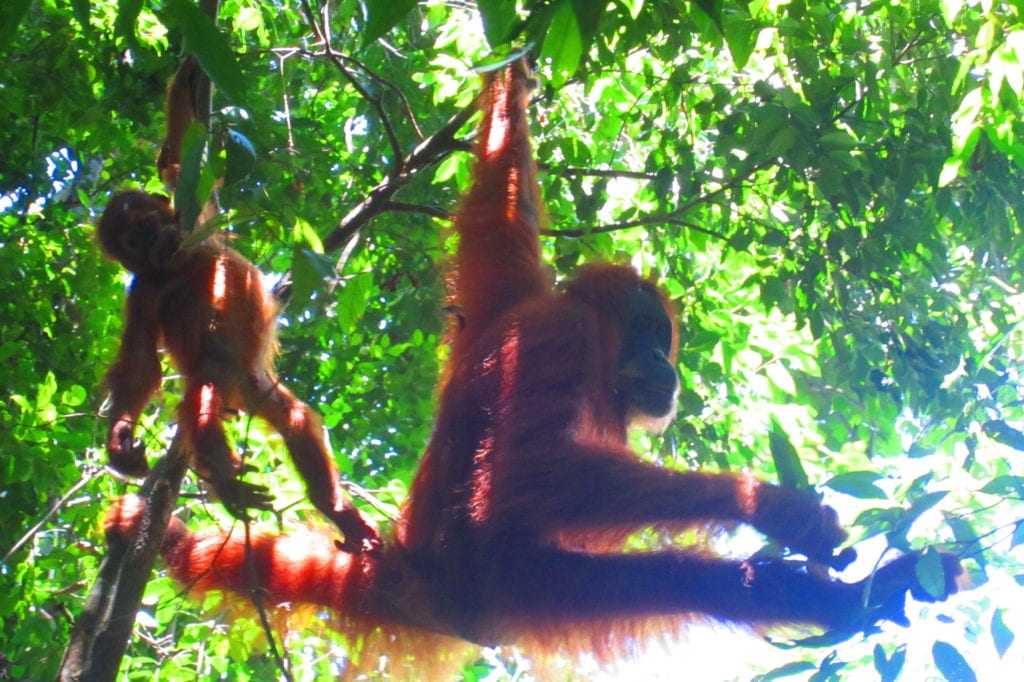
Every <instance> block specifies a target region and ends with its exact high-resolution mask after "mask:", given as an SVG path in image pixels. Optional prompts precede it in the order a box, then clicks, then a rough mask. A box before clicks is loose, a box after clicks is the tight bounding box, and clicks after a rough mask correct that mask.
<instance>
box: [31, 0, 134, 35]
mask: <svg viewBox="0 0 1024 682" xmlns="http://www.w3.org/2000/svg"><path fill="white" fill-rule="evenodd" d="M16 1H20V0H16ZM141 11H142V0H117V20H116V21H115V22H114V35H116V36H120V37H121V38H124V39H126V40H127V41H128V42H129V43H134V42H136V40H135V24H136V23H137V22H138V20H139V12H141Z"/></svg>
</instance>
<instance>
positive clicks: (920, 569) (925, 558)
mask: <svg viewBox="0 0 1024 682" xmlns="http://www.w3.org/2000/svg"><path fill="white" fill-rule="evenodd" d="M914 574H915V575H916V576H917V581H918V582H919V583H921V587H923V588H924V589H925V591H926V592H927V593H928V594H930V595H931V596H932V597H934V598H935V599H945V598H946V596H947V595H946V569H945V568H944V567H943V565H942V557H941V556H940V555H939V553H938V552H937V551H936V550H935V549H934V548H932V547H929V548H928V549H926V550H925V551H924V552H922V553H921V557H920V558H919V559H918V560H917V563H916V564H914Z"/></svg>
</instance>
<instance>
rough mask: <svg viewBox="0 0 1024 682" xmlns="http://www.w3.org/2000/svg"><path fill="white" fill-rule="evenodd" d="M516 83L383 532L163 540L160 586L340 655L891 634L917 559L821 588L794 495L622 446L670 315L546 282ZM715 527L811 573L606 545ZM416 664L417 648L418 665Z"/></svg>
mask: <svg viewBox="0 0 1024 682" xmlns="http://www.w3.org/2000/svg"><path fill="white" fill-rule="evenodd" d="M529 80H530V79H529V75H528V73H527V69H526V67H525V65H524V64H523V63H521V62H519V63H516V64H513V65H511V66H510V67H509V68H507V69H505V70H504V71H502V72H501V73H498V74H495V75H492V76H490V77H489V78H488V79H487V81H486V86H485V95H484V97H483V104H482V106H483V108H484V113H485V116H484V121H483V124H482V126H481V130H480V136H479V143H478V147H477V165H476V170H475V183H474V186H473V188H472V189H471V190H470V192H469V193H468V195H467V197H466V198H465V200H464V202H463V205H462V208H461V210H460V213H459V215H458V217H457V219H456V222H455V226H456V229H457V230H458V232H459V235H460V238H461V239H460V245H459V251H458V255H457V257H456V264H457V272H456V274H455V278H454V281H455V302H456V304H457V306H458V309H459V310H460V312H461V314H462V318H463V319H462V322H463V324H462V326H461V328H460V329H458V330H456V331H455V332H454V334H453V349H452V354H451V358H450V360H449V366H448V368H447V370H446V374H445V379H444V382H443V386H442V390H441V398H440V409H439V414H438V417H437V421H436V424H435V429H434V433H433V437H432V438H431V441H430V444H429V445H428V447H427V450H426V453H425V455H424V458H423V461H422V462H421V465H420V468H419V471H418V473H417V475H416V478H415V481H414V483H413V486H412V490H411V493H410V497H409V500H408V502H407V504H406V506H405V507H404V509H403V512H402V516H401V518H400V520H399V523H398V526H397V528H396V533H395V537H394V538H393V539H392V540H390V541H389V542H387V543H386V547H385V549H384V551H383V552H381V553H380V554H378V555H372V556H360V557H350V556H345V555H339V554H336V553H333V552H332V548H331V545H330V542H329V541H328V540H327V539H325V538H324V537H322V536H320V535H318V534H316V533H315V532H311V531H303V532H302V533H301V535H290V534H289V535H284V536H266V535H257V536H256V537H255V538H254V541H253V547H252V553H251V557H252V563H253V565H254V566H255V570H254V571H252V572H249V571H247V570H246V569H245V566H246V562H247V556H249V555H247V554H246V552H245V551H244V545H243V544H242V543H241V542H240V541H239V540H238V538H237V537H236V536H224V535H223V534H220V533H216V532H215V533H198V534H192V533H189V532H188V531H187V530H185V529H184V528H183V527H180V526H177V527H175V529H174V530H173V532H172V533H171V535H170V540H169V541H168V543H167V545H166V546H165V556H167V558H168V563H169V566H170V570H171V573H172V575H174V577H175V578H177V579H178V580H183V581H186V582H194V583H196V584H197V585H198V586H199V587H202V588H218V589H225V590H233V591H240V592H244V591H246V590H248V589H250V588H252V587H256V588H260V589H262V590H265V591H266V593H267V595H268V597H269V601H271V602H273V603H277V602H289V601H300V602H307V603H313V604H316V605H319V606H324V607H328V608H330V609H331V610H332V611H333V612H335V613H336V614H338V617H339V618H340V619H342V620H343V621H344V622H345V624H346V626H347V627H349V628H351V631H352V632H356V633H359V634H358V635H357V639H360V638H363V637H365V636H367V633H369V632H374V631H376V630H375V628H381V629H382V630H383V631H386V632H388V633H395V635H394V636H395V637H397V638H398V639H396V640H393V641H391V642H390V644H389V645H393V646H398V645H400V644H401V642H400V641H399V640H401V639H403V638H409V640H410V641H411V642H413V643H414V645H415V646H418V645H419V644H418V643H419V642H420V641H423V640H421V639H419V638H418V637H419V636H413V635H411V634H410V632H411V629H415V630H417V631H420V632H423V633H428V634H426V635H422V637H426V638H427V640H425V641H433V640H432V639H431V638H432V637H435V636H439V637H442V638H443V641H444V642H451V641H453V640H455V639H461V640H466V641H470V642H475V643H478V644H519V645H523V646H526V647H528V648H529V650H530V652H531V653H536V654H538V655H539V656H541V657H544V656H549V655H560V654H569V655H572V654H578V653H581V652H585V653H587V654H589V655H593V656H594V657H596V658H597V659H598V660H601V661H607V660H609V659H611V658H614V657H616V656H619V655H626V654H630V653H634V654H635V653H636V652H638V651H640V650H642V649H643V646H644V644H645V643H647V642H651V641H658V640H659V639H661V638H664V637H667V638H671V637H672V636H673V635H674V634H675V633H676V632H678V630H679V628H680V627H681V626H682V625H683V624H684V623H686V622H687V621H688V620H689V619H690V618H692V617H693V616H694V614H697V615H701V616H703V617H707V618H714V619H720V620H725V621H729V622H737V623H743V624H751V625H755V626H757V625H772V624H788V623H802V624H816V625H821V626H825V627H836V628H850V629H851V631H852V630H853V629H856V628H857V627H861V626H864V625H867V624H870V623H872V622H874V621H875V620H877V619H879V618H890V619H893V620H897V621H898V620H900V619H901V618H902V610H903V605H902V601H903V595H904V593H905V591H906V590H907V589H910V590H912V591H914V594H915V596H918V597H919V598H922V593H921V590H919V589H916V588H918V587H919V586H917V585H916V578H915V577H914V571H913V565H914V559H915V557H913V556H907V557H904V558H903V559H900V560H898V561H896V562H894V563H893V564H890V565H889V566H886V567H884V568H883V569H882V570H881V571H880V572H879V573H878V574H877V575H876V576H874V579H873V581H872V582H871V583H870V585H871V589H867V588H868V585H869V584H868V583H857V584H846V583H843V582H840V581H837V580H834V579H832V578H830V577H829V576H828V575H827V566H836V567H842V566H844V565H846V564H847V563H848V562H849V561H850V560H851V558H852V552H851V551H849V550H847V551H843V552H838V553H837V551H836V548H837V546H838V545H839V544H840V543H841V542H842V541H843V540H844V539H845V537H846V533H845V532H844V531H843V530H842V528H840V526H839V525H838V521H837V517H836V514H835V512H834V511H833V510H832V509H830V508H828V507H826V506H823V505H821V503H820V501H819V500H818V498H817V496H816V495H814V494H813V493H812V492H809V491H796V490H790V489H786V488H781V487H777V486H772V485H768V484H766V483H762V482H760V481H758V480H757V479H754V478H751V477H748V476H738V475H733V474H714V473H705V472H680V471H674V470H670V469H665V468H662V467H658V466H655V465H652V464H649V463H646V462H643V461H641V460H640V459H639V458H638V457H637V456H636V454H635V453H634V452H633V451H632V450H630V448H629V446H628V443H627V440H626V434H627V429H628V427H630V426H631V425H636V424H638V423H639V424H654V425H657V426H662V425H663V424H664V423H665V422H667V421H668V419H670V418H671V416H672V413H673V411H674V402H675V393H676V391H677V387H678V380H677V378H676V375H675V371H674V369H673V368H672V365H671V362H672V359H673V358H674V355H675V349H676V344H677V337H676V330H675V326H674V324H673V323H672V321H671V309H670V307H669V306H668V303H667V301H666V300H665V296H664V294H663V293H662V292H661V291H659V290H658V289H657V287H655V286H654V285H653V284H651V283H650V282H648V281H647V280H645V279H644V278H642V277H641V276H640V275H638V274H637V273H636V272H635V271H634V270H632V269H631V268H628V267H620V266H615V265H607V264H603V265H591V266H587V267H585V268H582V269H581V270H580V271H579V273H577V275H576V277H575V278H574V279H572V280H571V281H569V282H568V283H567V284H566V285H565V287H564V288H562V289H555V288H553V287H552V286H551V284H550V282H549V281H548V277H547V275H546V272H545V268H544V266H543V264H542V262H541V259H540V245H539V241H538V234H539V229H538V216H539V215H540V213H541V212H542V208H541V207H540V204H539V199H538V194H539V192H538V189H537V183H536V177H535V176H536V170H535V165H534V161H533V157H532V153H531V151H530V143H529V134H528V123H527V117H526V107H527V102H528V99H529ZM717 522H730V523H733V522H743V523H748V524H750V525H752V526H753V527H754V528H756V529H758V530H759V531H761V532H762V533H764V534H766V535H768V536H770V537H771V538H773V539H775V540H776V541H778V542H779V543H780V544H782V545H785V546H788V547H790V548H791V549H792V550H794V551H795V552H799V553H802V554H804V555H806V556H807V557H809V558H810V559H811V560H813V561H814V562H817V563H819V564H823V565H824V566H822V565H819V566H810V567H809V566H808V564H807V562H805V561H784V560H781V559H777V558H754V559H750V560H748V561H736V560H730V559H725V558H720V557H716V556H713V555H711V554H710V553H709V551H708V550H707V549H706V548H705V547H703V546H696V547H672V548H671V549H669V550H666V551H658V552H646V553H641V552H635V553H629V552H623V551H621V544H620V543H618V542H616V540H617V539H621V538H622V537H624V535H625V534H626V533H627V532H629V531H635V530H639V529H642V528H645V527H651V526H666V527H692V526H700V525H705V524H714V523H717ZM128 526H129V527H130V524H128ZM109 527H111V528H112V529H113V530H114V531H115V532H123V530H124V524H122V523H120V522H114V523H112V524H111V525H110V526H109ZM311 533H312V534H311ZM946 567H947V575H948V576H950V578H951V577H952V576H954V575H955V574H956V573H957V571H958V570H959V569H958V565H957V563H956V561H955V559H950V560H949V561H947V566H946ZM947 589H948V590H949V591H953V590H955V585H954V584H952V582H951V581H947ZM394 628H401V630H395V629H394ZM446 650H447V649H446ZM433 655H434V654H433V653H432V652H431V651H429V650H425V649H424V650H421V651H420V653H419V654H418V660H419V661H429V660H432V656H433ZM421 677H424V676H423V675H421Z"/></svg>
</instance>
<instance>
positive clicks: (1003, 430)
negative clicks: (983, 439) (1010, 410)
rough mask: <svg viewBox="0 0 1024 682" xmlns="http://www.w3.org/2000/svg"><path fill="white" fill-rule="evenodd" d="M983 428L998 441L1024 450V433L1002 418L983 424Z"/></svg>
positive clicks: (990, 436)
mask: <svg viewBox="0 0 1024 682" xmlns="http://www.w3.org/2000/svg"><path fill="white" fill-rule="evenodd" d="M981 428H982V430H983V431H984V432H985V435H987V436H988V437H989V438H991V439H992V440H994V441H995V442H997V443H1002V444H1003V445H1008V446H1009V447H1011V448H1013V449H1014V450H1019V451H1021V452H1024V433H1022V432H1021V431H1018V430H1017V429H1015V428H1013V427H1012V426H1010V425H1009V424H1007V423H1006V422H1004V421H1003V420H1002V419H993V420H991V421H987V422H985V423H984V424H983V425H982V427H981Z"/></svg>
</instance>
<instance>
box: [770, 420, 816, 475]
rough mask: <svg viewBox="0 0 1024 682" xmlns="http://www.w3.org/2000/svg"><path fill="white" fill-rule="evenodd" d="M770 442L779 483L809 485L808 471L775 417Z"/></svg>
mask: <svg viewBox="0 0 1024 682" xmlns="http://www.w3.org/2000/svg"><path fill="white" fill-rule="evenodd" d="M768 444H769V448H770V450H771V453H772V461H773V462H774V463H775V471H776V472H777V474H778V477H779V484H780V485H784V486H788V487H790V488H807V487H809V486H810V483H809V482H808V479H807V472H805V471H804V466H803V464H802V463H801V462H800V456H799V455H798V454H797V452H796V448H795V447H793V444H792V443H791V442H790V440H789V436H787V435H786V433H785V431H783V430H782V427H781V426H780V425H779V423H778V422H777V421H776V420H775V417H772V430H771V432H770V433H769V434H768Z"/></svg>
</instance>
